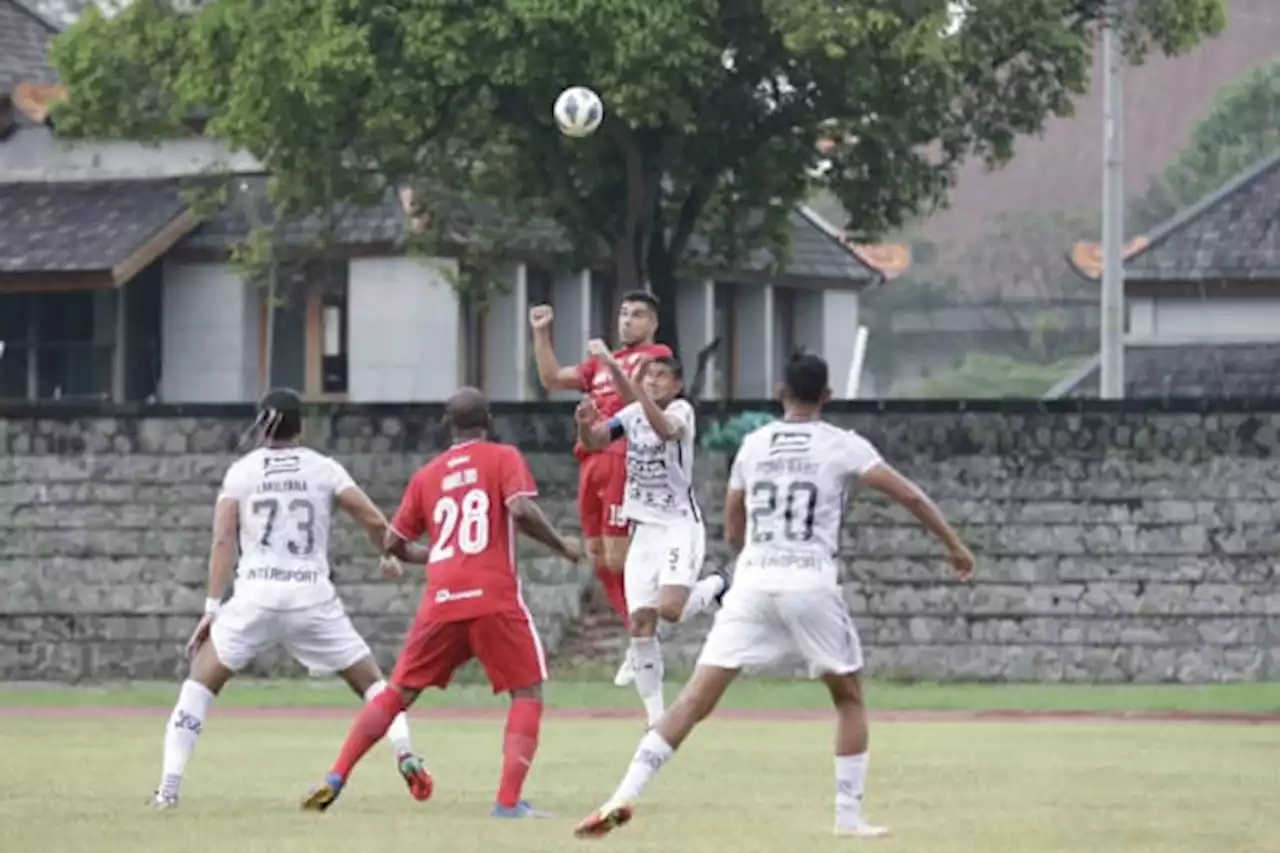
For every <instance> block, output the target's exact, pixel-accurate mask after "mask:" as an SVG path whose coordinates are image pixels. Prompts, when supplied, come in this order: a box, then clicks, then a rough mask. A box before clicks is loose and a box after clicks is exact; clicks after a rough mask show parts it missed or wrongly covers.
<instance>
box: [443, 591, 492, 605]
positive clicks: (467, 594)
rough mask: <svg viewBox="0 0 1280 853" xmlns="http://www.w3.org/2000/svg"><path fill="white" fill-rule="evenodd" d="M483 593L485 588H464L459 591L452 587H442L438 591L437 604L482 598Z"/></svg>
mask: <svg viewBox="0 0 1280 853" xmlns="http://www.w3.org/2000/svg"><path fill="white" fill-rule="evenodd" d="M483 595H484V590H483V589H462V590H458V591H457V592H454V591H453V590H451V589H441V590H437V591H436V604H447V603H448V602H450V601H466V600H467V599H470V598H480V597H482V596H483Z"/></svg>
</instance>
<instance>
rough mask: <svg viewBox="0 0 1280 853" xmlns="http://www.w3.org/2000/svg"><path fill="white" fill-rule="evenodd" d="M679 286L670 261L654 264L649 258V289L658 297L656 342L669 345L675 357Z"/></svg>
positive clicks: (678, 353)
mask: <svg viewBox="0 0 1280 853" xmlns="http://www.w3.org/2000/svg"><path fill="white" fill-rule="evenodd" d="M679 286H680V284H679V282H678V281H676V276H675V270H673V269H672V268H671V264H670V263H661V264H655V263H654V261H653V259H651V260H650V266H649V290H650V291H652V293H653V295H654V296H656V297H657V298H658V335H657V338H658V343H661V344H666V345H667V346H669V347H671V351H672V352H673V353H675V354H676V356H677V357H679V355H680V328H679V327H680V324H679V320H678V316H679V315H678V313H677V311H676V289H677V288H678V287H679Z"/></svg>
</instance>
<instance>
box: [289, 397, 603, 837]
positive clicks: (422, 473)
mask: <svg viewBox="0 0 1280 853" xmlns="http://www.w3.org/2000/svg"><path fill="white" fill-rule="evenodd" d="M446 420H447V421H448V423H449V428H450V431H451V432H452V435H453V445H452V446H451V447H450V448H449V449H448V450H446V451H445V452H444V453H441V454H440V455H439V456H437V457H436V458H435V459H433V460H431V462H429V463H427V464H426V465H424V466H423V467H422V468H420V469H419V470H418V471H417V473H415V474H414V475H413V479H412V480H410V482H409V485H408V487H407V488H406V489H405V493H404V498H403V499H402V501H401V503H400V509H399V510H398V511H397V512H396V515H395V518H394V519H393V520H392V523H391V529H390V531H389V532H388V534H387V537H388V544H389V545H391V544H402V543H407V542H414V541H416V540H418V539H419V538H421V537H423V536H424V535H425V536H426V537H427V539H429V540H430V542H431V549H430V553H429V554H428V556H427V558H426V560H425V561H424V562H425V564H426V568H427V588H426V590H425V591H424V592H423V595H422V604H421V605H420V606H419V608H418V615H417V617H416V618H415V619H414V622H413V626H412V627H411V628H410V629H409V633H408V635H407V636H406V637H405V640H404V647H403V649H402V650H401V652H400V657H399V658H398V659H397V660H396V667H395V670H394V671H393V672H392V673H391V689H389V690H386V691H384V692H383V693H382V694H380V695H379V696H378V697H377V698H376V699H375V700H374V701H373V702H371V703H370V704H368V705H366V706H365V707H364V708H363V709H362V710H361V711H360V714H359V716H357V717H356V720H355V723H354V724H353V725H352V727H351V731H350V732H349V733H348V734H347V739H346V742H345V743H343V745H342V751H341V752H340V753H339V755H338V760H337V762H336V763H335V764H334V765H333V768H332V769H331V770H330V771H329V774H328V775H327V776H326V777H325V779H324V782H323V783H321V784H320V785H319V786H318V787H316V788H315V789H313V790H312V791H311V793H310V794H308V795H307V797H306V799H305V800H303V802H302V807H303V808H304V809H306V810H309V811H324V810H326V809H328V808H329V806H331V805H333V803H334V801H335V800H337V798H338V795H339V794H340V793H341V792H342V790H343V788H344V787H345V786H346V784H347V780H348V779H349V778H350V776H351V771H352V770H353V769H354V768H355V766H356V763H357V762H359V761H360V759H361V758H363V757H364V755H365V753H367V752H368V751H369V750H370V749H371V748H372V747H373V745H374V744H375V743H377V742H378V741H379V740H380V739H381V738H382V736H383V735H384V734H385V733H386V732H387V728H388V726H390V725H391V724H392V721H393V720H395V719H396V718H397V717H398V716H399V715H400V714H402V713H403V712H404V710H405V709H406V708H408V707H409V706H410V705H412V704H413V702H414V701H415V700H416V699H417V698H418V696H419V694H421V692H422V691H423V690H425V689H426V688H428V687H439V688H441V689H444V688H445V687H447V686H448V685H449V681H450V679H452V677H453V674H454V673H455V672H456V671H457V670H458V668H459V667H461V666H462V665H463V664H465V663H467V662H468V661H469V660H471V659H472V658H473V657H474V658H476V659H478V660H479V661H480V665H481V666H483V667H484V670H485V672H486V673H487V674H488V676H489V683H490V684H491V685H493V692H494V693H503V692H506V693H510V694H511V709H510V711H509V712H508V715H507V727H506V734H505V737H504V740H503V747H502V777H501V782H500V784H499V787H498V796H497V802H496V803H495V805H494V807H493V811H492V815H493V816H494V817H504V818H524V817H546V816H547V815H546V814H544V813H542V812H539V811H537V810H536V809H534V808H533V807H532V806H530V805H529V803H528V802H527V801H526V800H524V799H523V798H522V796H521V794H522V791H523V788H524V782H525V777H527V776H528V774H529V769H530V767H531V766H532V765H533V758H534V754H535V753H536V752H537V749H538V734H539V730H540V728H541V725H542V682H544V681H546V679H547V662H546V658H545V656H544V654H543V650H542V641H541V640H540V639H539V637H538V631H537V628H535V627H534V624H533V617H532V616H531V615H530V614H529V609H528V607H526V606H525V603H524V598H523V596H522V594H521V591H520V576H519V573H518V569H517V567H516V556H515V555H516V550H515V549H516V533H515V531H516V527H519V528H520V530H521V531H523V532H524V533H525V535H527V536H529V537H530V538H532V539H535V540H537V541H539V542H541V543H543V544H544V545H546V546H547V547H549V548H551V549H552V550H553V551H555V552H557V553H559V554H561V555H562V556H563V557H565V558H566V559H568V560H572V561H574V562H577V561H578V559H580V557H581V553H580V552H579V550H578V547H577V545H576V544H574V543H572V542H569V541H568V540H566V539H565V538H564V537H563V536H561V535H560V533H559V532H557V531H556V529H555V528H554V527H552V526H551V523H550V522H549V521H547V518H546V516H545V515H543V514H542V510H540V509H539V508H538V505H537V503H535V502H534V498H535V497H537V494H538V487H537V484H535V483H534V480H533V475H532V474H531V473H530V472H529V465H528V463H527V462H526V461H525V458H524V456H523V455H522V454H521V453H520V451H519V450H517V449H516V448H514V447H511V446H510V445H506V444H497V443H495V442H492V441H489V440H488V438H487V437H486V436H487V435H488V433H489V430H490V428H491V426H492V419H491V418H490V415H489V403H488V400H486V399H485V396H484V394H483V393H481V392H480V391H478V390H476V389H475V388H463V389H461V390H459V391H458V392H457V393H456V394H454V396H453V398H452V399H451V400H450V401H449V403H448V406H447V409H446Z"/></svg>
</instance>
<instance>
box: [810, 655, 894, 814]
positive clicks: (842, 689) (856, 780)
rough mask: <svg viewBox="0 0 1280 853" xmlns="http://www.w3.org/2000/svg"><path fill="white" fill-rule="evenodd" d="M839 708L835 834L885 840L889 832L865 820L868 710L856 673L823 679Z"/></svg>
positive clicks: (837, 722)
mask: <svg viewBox="0 0 1280 853" xmlns="http://www.w3.org/2000/svg"><path fill="white" fill-rule="evenodd" d="M822 680H823V681H824V682H825V683H826V685H827V689H828V690H830V691H831V701H832V702H834V703H835V706H836V759H835V763H836V823H835V833H836V835H843V836H849V837H852V838H883V837H884V836H887V835H888V834H889V830H887V829H885V828H884V827H882V826H872V825H871V824H869V823H867V822H865V821H864V820H863V818H862V794H863V790H864V788H865V786H866V781H867V755H868V753H867V746H868V743H869V731H868V727H867V708H866V705H865V704H864V703H863V701H862V681H861V679H859V677H858V674H857V673H856V672H854V673H849V674H846V675H826V676H823V679H822Z"/></svg>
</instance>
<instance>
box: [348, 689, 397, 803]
mask: <svg viewBox="0 0 1280 853" xmlns="http://www.w3.org/2000/svg"><path fill="white" fill-rule="evenodd" d="M403 710H404V697H402V696H401V695H400V691H398V690H395V689H387V690H383V691H382V692H381V693H379V694H378V695H377V696H375V697H374V698H373V701H372V702H366V703H365V705H364V707H363V708H361V709H360V713H359V714H357V715H356V721H355V722H354V723H352V724H351V731H349V732H347V739H346V740H345V741H343V743H342V751H341V752H339V753H338V761H337V763H335V764H334V765H333V770H332V771H331V772H333V773H335V774H337V775H338V776H341V777H342V781H344V782H345V781H347V777H348V776H350V775H351V771H352V770H354V769H355V766H356V764H358V763H359V761H360V759H361V758H364V754H365V753H366V752H368V751H369V750H371V749H373V745H374V744H375V743H377V742H378V741H380V740H382V736H383V735H385V734H386V733H387V729H389V728H391V721H392V720H394V719H395V718H396V714H399V713H400V712H401V711H403Z"/></svg>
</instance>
